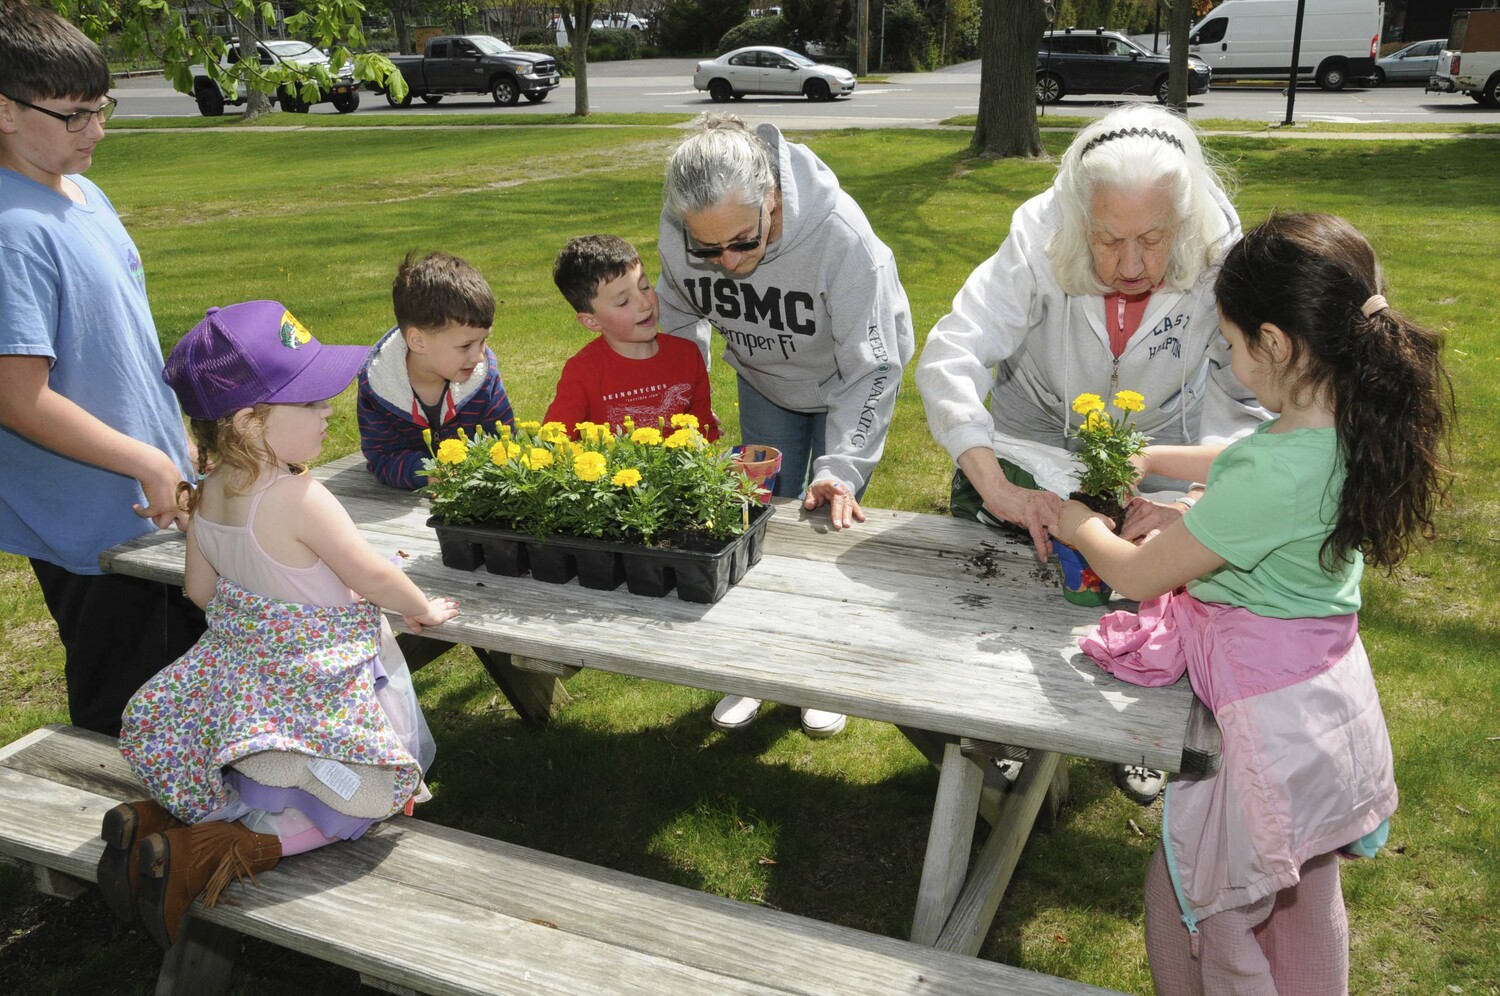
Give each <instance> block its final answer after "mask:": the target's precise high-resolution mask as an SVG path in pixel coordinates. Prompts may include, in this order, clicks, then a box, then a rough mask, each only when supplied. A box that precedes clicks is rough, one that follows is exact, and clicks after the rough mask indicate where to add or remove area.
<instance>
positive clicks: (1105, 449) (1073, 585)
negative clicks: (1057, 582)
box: [1052, 391, 1149, 605]
mask: <svg viewBox="0 0 1500 996" xmlns="http://www.w3.org/2000/svg"><path fill="white" fill-rule="evenodd" d="M1109 407H1113V408H1116V409H1118V410H1119V411H1120V413H1121V414H1120V415H1118V416H1115V415H1113V414H1111V413H1110V412H1109V408H1108V407H1106V406H1105V404H1104V399H1103V398H1101V397H1099V395H1097V394H1080V395H1079V396H1078V397H1076V398H1074V399H1073V411H1075V412H1077V413H1078V414H1079V415H1082V416H1083V423H1082V424H1081V425H1079V427H1078V428H1077V429H1076V430H1075V431H1074V432H1073V433H1072V436H1073V438H1075V439H1077V440H1078V441H1079V443H1080V446H1079V449H1078V452H1077V456H1078V460H1079V462H1080V463H1081V464H1082V465H1083V468H1082V470H1081V471H1080V472H1079V474H1078V490H1077V491H1075V492H1073V494H1071V495H1069V497H1070V498H1073V499H1074V500H1076V501H1081V502H1083V503H1084V504H1085V505H1087V506H1088V507H1089V508H1091V509H1093V510H1094V511H1096V512H1098V513H1099V514H1100V515H1104V516H1107V517H1108V518H1110V519H1112V520H1113V521H1114V523H1115V529H1116V530H1117V531H1118V530H1119V528H1120V526H1121V525H1122V524H1123V523H1124V519H1125V503H1126V502H1127V501H1128V500H1129V499H1130V492H1131V488H1132V486H1133V485H1134V484H1135V480H1136V477H1137V472H1136V468H1135V465H1134V464H1133V463H1131V461H1130V458H1131V457H1133V456H1135V455H1136V454H1137V453H1139V452H1141V450H1143V449H1145V448H1146V443H1147V442H1148V441H1149V440H1148V439H1147V437H1146V436H1145V435H1143V434H1142V433H1140V432H1138V431H1137V430H1136V428H1135V426H1134V424H1133V423H1132V422H1131V421H1130V416H1131V414H1132V413H1134V412H1138V411H1141V410H1142V409H1144V408H1145V407H1146V399H1145V398H1144V397H1142V396H1141V395H1140V394H1138V393H1137V392H1135V391H1120V392H1118V393H1117V394H1115V396H1114V398H1113V399H1111V402H1110V406H1109ZM1052 548H1053V550H1054V551H1055V552H1056V553H1057V559H1058V562H1059V563H1060V564H1061V565H1062V575H1063V597H1064V598H1066V599H1067V600H1068V601H1070V602H1074V603H1076V604H1078V605H1103V604H1105V603H1106V602H1108V601H1109V592H1110V589H1109V586H1108V585H1107V584H1105V583H1104V581H1103V580H1102V579H1100V577H1099V575H1098V574H1096V573H1094V571H1093V569H1092V568H1090V567H1089V566H1088V562H1087V561H1086V560H1084V558H1083V554H1081V553H1079V552H1078V551H1077V550H1076V549H1074V548H1073V547H1071V546H1069V545H1068V544H1066V543H1064V542H1062V541H1061V540H1057V539H1054V540H1053V541H1052Z"/></svg>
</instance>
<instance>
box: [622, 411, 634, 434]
mask: <svg viewBox="0 0 1500 996" xmlns="http://www.w3.org/2000/svg"><path fill="white" fill-rule="evenodd" d="M620 424H621V425H623V426H624V427H625V431H626V432H634V431H635V419H633V418H631V417H630V416H629V415H626V416H625V419H624V421H622V422H621V423H620Z"/></svg>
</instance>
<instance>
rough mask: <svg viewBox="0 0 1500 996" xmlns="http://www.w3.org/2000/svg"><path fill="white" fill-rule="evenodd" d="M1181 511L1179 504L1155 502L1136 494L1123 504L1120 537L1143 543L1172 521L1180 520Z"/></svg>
mask: <svg viewBox="0 0 1500 996" xmlns="http://www.w3.org/2000/svg"><path fill="white" fill-rule="evenodd" d="M1183 511H1184V510H1183V507H1182V506H1181V505H1177V504H1175V503H1171V502H1168V503H1162V502H1155V501H1152V500H1151V499H1149V498H1142V497H1140V496H1139V495H1137V496H1136V497H1134V498H1131V499H1130V503H1129V504H1128V505H1126V506H1125V526H1124V528H1122V529H1121V530H1120V538H1121V539H1127V540H1129V541H1130V542H1132V543H1136V544H1140V543H1144V542H1146V541H1147V540H1149V539H1150V538H1151V537H1153V536H1155V535H1156V534H1157V533H1159V532H1161V531H1162V530H1163V529H1166V528H1167V527H1168V526H1170V525H1172V523H1174V522H1180V521H1181V520H1182V515H1183Z"/></svg>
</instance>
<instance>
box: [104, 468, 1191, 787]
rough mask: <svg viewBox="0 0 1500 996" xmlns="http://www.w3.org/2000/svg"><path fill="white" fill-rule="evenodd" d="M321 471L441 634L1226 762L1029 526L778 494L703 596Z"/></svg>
mask: <svg viewBox="0 0 1500 996" xmlns="http://www.w3.org/2000/svg"><path fill="white" fill-rule="evenodd" d="M314 473H315V474H317V476H318V477H320V478H321V479H322V480H324V481H325V482H326V483H327V485H328V486H329V488H330V489H331V490H332V491H333V493H334V494H336V495H337V496H338V497H339V499H340V500H341V501H342V502H343V503H344V506H345V508H347V509H348V510H349V514H350V515H351V516H352V517H353V519H354V521H355V522H356V523H358V524H359V526H360V529H361V531H362V532H363V533H364V535H365V537H366V538H367V539H368V540H369V541H370V543H371V544H372V545H373V546H374V547H375V548H376V549H377V550H379V551H380V552H382V553H384V554H387V555H392V554H397V553H399V554H401V555H403V561H402V562H403V564H404V566H405V568H406V570H407V573H408V574H409V575H410V576H411V577H412V579H413V580H415V581H416V582H417V584H418V585H419V586H421V587H422V589H423V590H424V591H426V592H427V593H428V594H429V595H434V596H436V595H447V596H450V597H453V598H456V599H457V600H458V601H459V603H460V604H461V606H462V614H461V615H459V616H458V618H456V619H454V620H453V621H452V622H450V623H448V624H446V625H444V626H440V627H436V628H432V629H428V630H425V631H424V632H425V633H426V634H427V635H430V636H433V637H436V638H439V639H442V640H447V641H451V642H453V643H458V644H465V645H468V646H473V647H483V648H488V649H491V650H497V651H504V652H508V653H513V654H519V655H523V656H525V657H530V658H536V659H540V660H544V661H551V662H556V663H558V664H564V665H574V666H581V667H590V668H597V669H600V670H605V671H612V672H616V673H620V674H628V675H633V676H637V677H642V678H651V679H655V680H659V681H667V682H671V683H674V684H679V685H687V686H691V687H696V688H709V689H714V690H718V691H725V692H734V693H738V694H743V695H752V696H754V697H756V698H762V699H767V700H771V701H777V702H783V703H788V704H794V705H798V706H803V707H811V708H818V709H829V710H833V711H836V712H842V713H847V714H850V715H854V716H862V717H865V718H867V719H875V720H883V721H886V722H890V723H897V724H901V725H903V726H907V727H915V728H918V729H923V730H931V731H936V732H940V733H946V734H952V735H957V736H966V737H973V738H976V739H980V740H987V741H994V742H999V743H1006V744H1015V745H1019V746H1025V747H1030V748H1034V749H1040V750H1047V751H1056V752H1060V753H1063V754H1072V755H1078V756H1082V757H1092V758H1098V759H1101V760H1106V761H1114V762H1122V763H1134V764H1145V765H1147V766H1150V767H1153V768H1160V769H1164V770H1167V771H1183V770H1186V771H1201V770H1205V769H1208V768H1211V767H1212V766H1213V765H1214V764H1215V763H1216V760H1217V752H1218V739H1217V730H1216V729H1214V728H1213V725H1212V721H1211V719H1210V718H1208V717H1207V714H1206V711H1205V710H1203V709H1202V707H1201V706H1196V707H1195V703H1196V699H1195V698H1194V696H1193V693H1192V691H1191V689H1190V688H1189V687H1188V684H1187V682H1186V681H1180V682H1178V683H1177V684H1175V685H1173V686H1170V687H1166V688H1140V687H1137V686H1134V685H1130V684H1127V683H1125V682H1122V681H1119V680H1117V679H1115V678H1112V677H1110V676H1109V675H1107V674H1105V673H1104V672H1102V671H1101V670H1099V668H1098V667H1097V666H1095V665H1094V663H1093V662H1092V661H1090V660H1088V659H1087V658H1086V657H1084V656H1083V655H1082V654H1081V653H1080V652H1079V651H1078V649H1077V636H1078V633H1079V632H1080V631H1081V629H1082V628H1083V627H1086V626H1087V625H1089V624H1091V623H1093V622H1095V621H1096V620H1097V619H1098V617H1099V614H1100V610H1098V609H1085V608H1080V607H1078V606H1074V605H1071V604H1069V603H1068V602H1066V601H1064V600H1063V598H1062V596H1061V593H1060V592H1059V590H1058V585H1057V582H1056V580H1055V578H1054V577H1053V576H1052V574H1053V572H1052V569H1050V568H1044V567H1042V566H1041V565H1039V564H1038V563H1037V562H1036V560H1035V557H1034V556H1033V554H1032V550H1031V546H1030V544H1029V543H1021V542H1018V541H1015V540H1010V539H1007V538H1005V537H1003V536H1001V535H1000V534H998V533H997V532H995V531H994V530H991V529H988V528H986V527H984V526H981V525H978V524H976V523H969V522H961V521H957V520H954V519H951V518H947V517H941V516H935V515H925V514H920V513H911V512H892V511H883V510H880V509H866V515H867V521H866V522H864V523H860V524H856V525H855V526H854V527H853V528H851V529H847V530H842V531H835V530H834V529H832V528H831V527H830V526H829V524H828V517H827V514H826V512H824V511H822V510H819V511H817V512H812V513H807V512H804V511H803V510H802V509H801V507H800V505H799V504H797V503H795V502H787V501H778V502H777V503H776V514H775V515H774V516H773V518H772V520H771V523H770V526H769V531H768V534H767V537H766V552H765V556H764V557H763V558H762V560H761V561H760V563H759V564H757V565H756V566H755V567H753V568H751V570H750V571H749V573H747V574H746V576H745V578H744V580H743V581H741V582H740V583H739V584H738V585H736V586H735V587H733V588H731V589H730V591H729V593H728V594H727V595H726V596H725V597H724V598H723V599H722V600H721V601H719V602H717V603H716V604H714V605H698V604H692V603H688V602H683V601H681V600H680V599H678V598H677V597H676V595H675V593H671V594H668V595H667V596H666V597H664V598H646V597H642V596H638V595H632V594H630V593H629V592H627V591H626V590H625V588H624V586H621V587H620V588H619V589H618V590H616V591H613V592H602V591H594V590H590V589H585V588H581V587H579V585H578V583H577V582H576V581H571V582H569V583H568V584H565V585H552V584H543V583H540V582H537V581H534V580H532V579H531V578H529V577H521V578H506V577H501V576H498V575H492V574H489V573H486V572H485V571H484V570H483V569H481V570H479V571H475V572H467V571H458V570H453V569H450V568H447V567H444V566H443V564H442V563H441V561H440V559H439V555H438V545H437V539H436V536H435V535H434V533H433V532H432V530H431V529H430V528H428V527H427V526H426V524H425V523H426V519H427V511H426V506H425V502H424V501H423V500H422V499H420V498H418V497H417V496H416V495H413V494H409V493H405V492H401V491H397V490H393V489H390V488H386V487H384V486H383V485H380V484H379V483H377V482H376V481H375V480H374V478H373V477H371V476H370V474H369V473H368V472H367V471H366V470H365V469H364V466H363V461H362V460H361V458H360V457H359V456H358V454H355V455H353V456H349V457H345V458H343V459H341V460H338V461H335V462H333V463H330V464H328V465H326V466H324V467H321V468H318V469H317V470H316V471H314ZM182 543H183V539H182V537H181V536H180V535H179V534H177V533H175V532H163V533H157V534H155V535H151V536H147V537H143V538H141V539H139V540H135V541H133V542H131V543H127V544H123V545H122V546H119V547H116V548H114V549H112V550H109V551H107V552H106V553H105V554H104V555H103V556H102V557H101V558H100V559H101V564H102V565H103V566H104V567H105V568H106V569H108V570H111V571H117V572H120V573H126V574H132V575H137V576H142V577H152V578H158V579H161V580H168V581H179V582H180V580H181V577H182V560H183V558H182V553H183V550H182ZM1127 604H1128V603H1127ZM392 621H393V623H395V624H396V625H397V626H398V627H399V626H400V620H399V619H393V620H392Z"/></svg>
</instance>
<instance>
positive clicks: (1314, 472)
mask: <svg viewBox="0 0 1500 996" xmlns="http://www.w3.org/2000/svg"><path fill="white" fill-rule="evenodd" d="M1275 424H1276V422H1275V420H1273V421H1270V422H1265V423H1263V424H1262V425H1260V426H1259V427H1258V428H1257V429H1256V430H1255V432H1254V433H1253V434H1252V435H1249V436H1246V437H1245V438H1243V439H1240V440H1239V441H1237V442H1235V443H1234V444H1232V445H1231V446H1229V447H1228V448H1227V449H1225V450H1224V452H1223V453H1220V454H1219V456H1218V458H1217V459H1215V460H1214V464H1213V468H1212V469H1211V470H1210V471H1209V473H1208V490H1207V491H1205V492H1204V493H1203V497H1202V499H1200V500H1199V501H1198V503H1197V504H1196V505H1194V506H1193V507H1192V508H1191V509H1189V510H1188V513H1187V515H1186V516H1184V518H1183V522H1184V523H1185V524H1186V525H1187V528H1188V531H1189V532H1191V533H1192V534H1193V536H1194V537H1195V538H1197V540H1198V542H1200V543H1202V544H1203V545H1204V546H1206V547H1208V548H1209V549H1210V550H1212V551H1213V552H1214V553H1216V554H1218V555H1219V556H1221V557H1223V558H1224V559H1225V560H1226V561H1228V563H1227V564H1225V565H1224V566H1223V567H1221V568H1219V569H1218V570H1216V571H1214V572H1213V573H1211V574H1206V575H1204V576H1203V577H1201V578H1198V579H1196V580H1194V581H1189V582H1188V585H1187V590H1188V592H1189V593H1190V594H1192V595H1193V596H1194V597H1196V598H1198V599H1201V600H1202V601H1205V602H1219V603H1223V604H1227V605H1238V606H1242V607H1243V608H1246V609H1249V610H1250V611H1251V612H1254V613H1255V614H1256V615H1260V616H1271V617H1274V618H1277V619H1298V618H1310V617H1311V618H1322V617H1324V616H1341V615H1348V614H1349V613H1352V612H1358V611H1359V580H1360V577H1361V576H1362V575H1363V574H1364V567H1365V561H1364V557H1363V556H1362V555H1361V554H1360V553H1359V551H1357V550H1356V551H1354V553H1353V556H1352V558H1351V559H1350V560H1348V561H1346V562H1343V563H1340V564H1339V565H1338V569H1337V570H1335V571H1333V572H1332V573H1330V572H1328V571H1325V570H1324V569H1323V566H1322V564H1321V562H1320V560H1319V553H1320V552H1321V550H1322V547H1323V541H1324V540H1325V539H1327V537H1328V534H1329V533H1330V532H1332V531H1333V524H1334V522H1335V521H1336V520H1337V517H1338V499H1339V491H1340V489H1341V488H1342V487H1343V484H1344V468H1343V462H1342V461H1341V460H1340V459H1339V453H1338V438H1337V436H1336V434H1335V431H1334V430H1333V429H1331V428H1329V429H1296V430H1293V431H1291V432H1281V433H1278V432H1271V431H1270V430H1271V428H1272V427H1273V426H1274V425H1275Z"/></svg>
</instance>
